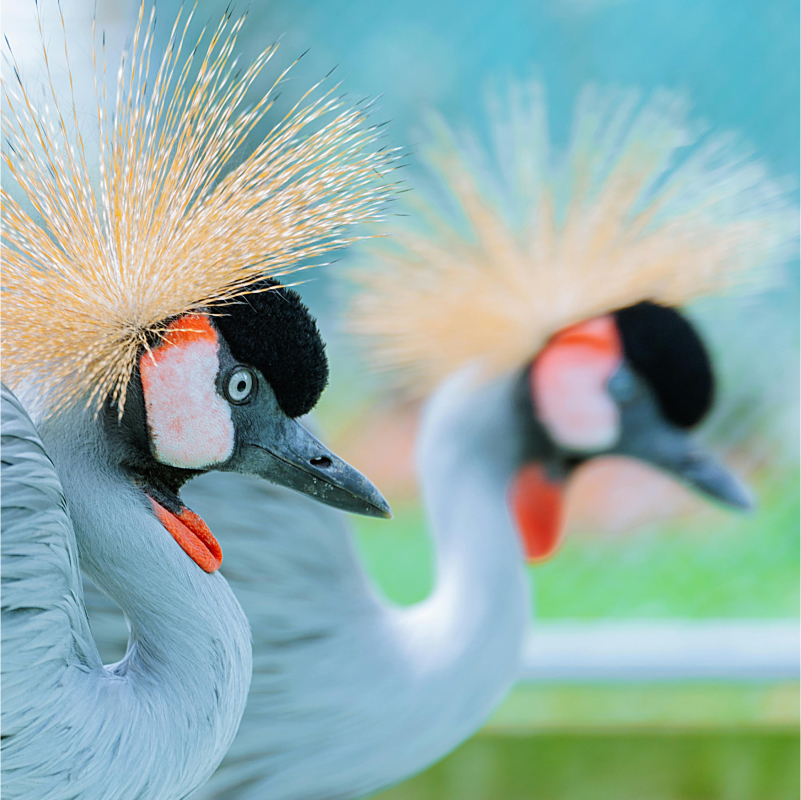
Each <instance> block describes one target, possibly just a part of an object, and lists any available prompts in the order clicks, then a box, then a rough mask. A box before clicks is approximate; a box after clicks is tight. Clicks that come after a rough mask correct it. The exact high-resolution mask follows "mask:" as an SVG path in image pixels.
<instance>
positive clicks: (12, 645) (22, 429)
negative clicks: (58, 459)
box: [0, 386, 102, 767]
mask: <svg viewBox="0 0 801 800" xmlns="http://www.w3.org/2000/svg"><path fill="white" fill-rule="evenodd" d="M0 394H1V396H2V406H0V419H1V421H2V492H1V496H2V653H3V659H2V674H1V677H2V693H3V707H2V727H3V734H4V739H5V742H4V751H5V752H4V760H5V764H4V767H5V766H9V767H10V766H12V765H10V764H8V760H7V755H8V754H9V747H11V746H12V744H13V739H14V737H15V736H20V735H24V732H25V731H26V730H30V729H31V726H33V725H34V723H36V722H37V721H41V720H42V718H46V717H48V716H50V715H51V714H52V712H53V708H52V705H53V698H54V697H58V696H59V694H61V692H60V691H59V689H58V687H59V684H60V682H61V681H62V679H63V675H64V671H65V669H66V668H67V667H77V668H79V669H81V670H84V671H86V672H89V671H91V670H93V669H96V668H102V663H101V661H100V655H99V654H98V651H97V647H96V645H95V643H94V640H93V638H92V635H91V632H90V629H89V620H88V618H87V615H86V608H85V606H84V601H83V589H82V584H81V578H80V569H79V566H78V549H77V544H76V541H75V531H74V530H73V526H72V522H71V520H70V516H69V511H68V509H67V501H66V498H65V497H64V492H63V490H62V487H61V481H60V480H59V477H58V474H57V473H56V470H55V467H54V466H53V462H52V461H51V460H50V458H49V457H48V455H47V453H46V452H45V449H44V446H43V444H42V440H41V439H40V438H39V435H38V433H37V432H36V428H35V426H34V424H33V422H32V421H31V419H30V417H29V416H28V414H27V413H26V412H25V409H24V408H23V407H22V405H21V404H20V403H19V401H18V400H17V398H16V397H15V396H14V395H13V394H12V393H11V392H10V391H9V390H8V389H7V388H6V387H5V386H3V387H2V390H1V391H0ZM12 760H13V759H12Z"/></svg>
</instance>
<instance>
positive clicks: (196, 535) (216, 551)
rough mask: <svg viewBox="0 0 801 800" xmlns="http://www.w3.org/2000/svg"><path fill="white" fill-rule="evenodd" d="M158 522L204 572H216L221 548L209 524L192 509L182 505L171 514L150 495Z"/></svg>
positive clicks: (220, 558)
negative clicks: (177, 511)
mask: <svg viewBox="0 0 801 800" xmlns="http://www.w3.org/2000/svg"><path fill="white" fill-rule="evenodd" d="M148 500H150V502H151V503H152V505H153V511H154V512H155V513H156V516H157V517H158V520H159V522H160V523H161V524H162V525H163V526H164V527H165V528H166V529H167V530H168V531H169V532H170V534H171V535H172V538H173V539H175V541H176V542H178V544H179V545H180V546H181V549H182V550H183V551H184V552H185V553H186V554H187V555H188V556H189V558H191V559H192V561H194V562H195V564H197V565H198V566H199V567H200V568H201V569H202V570H203V571H204V572H216V571H217V570H218V569H219V568H220V565H221V564H222V548H221V547H220V543H219V542H218V541H217V540H216V539H215V538H214V534H213V533H212V532H211V531H210V530H209V526H208V525H206V523H205V522H203V520H202V519H201V518H200V517H199V516H198V515H197V514H195V512H194V511H190V510H189V509H188V508H186V507H184V508H183V509H181V513H180V514H173V513H172V511H168V510H167V509H166V508H164V506H163V505H161V503H157V502H156V501H155V500H154V499H153V498H152V497H150V495H148Z"/></svg>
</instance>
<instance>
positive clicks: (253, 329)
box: [211, 279, 328, 417]
mask: <svg viewBox="0 0 801 800" xmlns="http://www.w3.org/2000/svg"><path fill="white" fill-rule="evenodd" d="M253 288H254V289H256V291H254V292H251V293H249V294H247V295H244V296H243V297H242V298H241V299H240V300H238V301H236V302H234V303H229V304H227V305H225V306H220V307H217V308H212V309H211V311H212V313H213V314H214V317H213V319H214V322H215V324H216V325H217V328H218V329H219V331H220V333H221V334H222V335H223V337H224V338H225V341H226V342H227V343H228V347H229V348H230V349H231V354H232V355H233V356H234V358H235V359H237V361H241V362H242V363H243V364H247V365H249V366H252V367H255V368H256V369H258V370H259V371H260V372H261V373H262V375H264V377H265V378H266V379H267V381H268V382H269V384H270V386H271V387H272V389H273V391H274V392H275V396H276V399H277V400H278V404H279V405H280V406H281V408H282V410H283V411H284V413H285V414H286V415H287V416H289V417H300V416H303V414H307V413H308V412H309V411H311V409H312V408H314V406H315V404H316V403H317V401H318V400H319V399H320V395H321V394H322V393H323V390H324V389H325V387H326V385H327V384H328V359H327V358H326V355H325V343H324V342H323V339H322V337H321V336H320V331H319V330H318V329H317V322H316V320H315V319H314V317H313V316H312V315H311V313H310V312H309V309H308V308H307V307H306V306H305V305H304V303H303V301H302V300H301V298H300V295H299V294H298V293H297V292H295V291H293V290H292V289H288V288H286V287H282V286H280V284H279V283H278V282H277V281H275V280H273V279H266V280H264V281H261V282H260V283H258V284H256V285H255V286H254V287H253Z"/></svg>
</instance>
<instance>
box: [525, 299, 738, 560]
mask: <svg viewBox="0 0 801 800" xmlns="http://www.w3.org/2000/svg"><path fill="white" fill-rule="evenodd" d="M520 397H521V402H520V407H521V409H522V416H523V417H524V419H525V420H526V423H525V424H526V425H527V426H528V435H527V436H526V437H525V441H526V444H525V446H524V447H525V451H526V452H525V455H524V459H523V462H524V463H523V465H522V466H521V468H520V469H519V471H518V472H517V474H516V476H515V479H514V481H513V484H512V487H511V496H510V499H511V504H512V508H513V512H514V515H515V517H516V520H517V523H518V526H519V529H520V532H521V535H522V537H523V540H524V544H525V547H526V552H527V555H528V556H529V558H531V559H532V560H543V559H545V558H547V557H549V556H550V555H551V554H552V553H553V552H554V551H555V550H556V548H557V547H558V545H559V542H560V540H561V536H562V532H563V530H562V527H563V525H562V523H563V519H562V490H563V486H564V483H565V481H566V480H567V478H568V477H569V475H570V473H571V472H572V471H573V470H574V469H575V468H576V467H577V466H578V465H579V464H581V463H583V462H584V461H587V460H589V459H591V458H595V457H599V456H606V455H620V456H627V457H631V458H636V459H638V460H641V461H644V462H646V463H649V464H651V465H653V466H655V467H657V468H659V469H661V470H664V471H666V472H668V473H670V474H672V475H673V476H675V477H676V478H678V479H679V480H681V481H683V482H684V483H686V484H688V485H689V486H691V487H693V488H695V489H696V490H698V491H700V492H702V493H703V494H705V495H707V496H709V497H711V498H714V499H715V500H718V501H720V502H722V503H724V504H726V505H729V506H732V507H735V508H740V509H748V508H750V507H751V505H752V500H751V495H750V492H749V491H748V489H747V488H746V487H745V486H744V485H743V484H742V483H741V482H740V480H739V479H737V478H736V477H735V476H734V475H733V474H731V473H730V472H728V471H727V470H726V469H725V468H724V467H723V466H722V465H721V464H720V463H718V461H717V460H716V459H715V458H714V457H713V456H712V455H711V454H709V453H707V452H705V451H704V450H703V449H702V448H701V447H700V446H699V445H698V444H697V442H696V441H695V440H694V439H693V438H692V436H691V434H690V429H692V428H693V427H695V426H696V425H697V424H698V423H699V422H700V421H701V420H702V419H703V418H704V417H705V416H706V415H707V413H708V412H709V409H710V408H711V406H712V403H713V399H714V377H713V373H712V366H711V361H710V358H709V355H708V353H707V352H706V348H705V347H704V345H703V342H702V340H701V338H700V336H699V335H698V333H697V332H696V331H695V330H694V328H693V327H692V325H691V324H690V323H689V321H688V320H687V319H686V318H685V317H683V316H682V315H681V314H679V312H678V311H676V310H675V309H673V308H670V307H667V306H661V305H657V304H655V303H651V302H641V303H637V304H636V305H633V306H630V307H628V308H624V309H621V310H619V311H616V312H614V313H611V314H607V315H604V316H601V317H595V318H593V319H590V320H587V321H585V322H582V323H579V324H577V325H574V326H571V327H569V328H567V329H565V330H563V331H560V332H559V333H557V334H556V335H555V336H554V337H552V338H551V340H550V341H549V342H548V343H547V344H546V346H545V347H544V348H543V349H542V350H541V351H540V352H539V354H538V355H537V356H536V357H535V359H534V360H533V362H532V363H531V364H530V365H529V366H527V367H526V369H525V371H524V373H523V375H522V377H521V381H520Z"/></svg>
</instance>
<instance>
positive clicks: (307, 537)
mask: <svg viewBox="0 0 801 800" xmlns="http://www.w3.org/2000/svg"><path fill="white" fill-rule="evenodd" d="M514 92H515V93H514V96H513V101H512V110H511V111H510V113H509V117H510V118H511V122H509V121H506V122H505V123H503V124H502V123H501V122H498V123H497V124H498V130H497V131H496V133H497V138H498V142H499V146H498V148H497V153H499V154H500V155H501V156H503V157H504V159H505V168H503V167H504V165H501V167H502V168H499V170H498V175H500V176H501V178H500V179H499V178H498V175H496V174H494V173H490V174H489V176H487V175H486V173H481V175H483V176H484V177H485V178H487V180H488V181H495V182H497V181H499V180H501V179H504V178H505V179H507V180H508V182H509V184H510V185H511V187H512V189H513V190H512V191H509V193H508V195H506V196H505V200H506V201H507V202H506V203H505V204H503V208H504V209H511V213H512V214H513V215H514V217H515V218H516V219H518V220H522V222H521V223H520V225H519V226H518V228H517V229H515V228H514V227H513V226H511V225H510V224H507V222H506V221H505V220H504V218H503V216H502V215H501V214H500V212H499V211H498V209H497V208H496V207H495V206H494V205H493V203H492V202H490V199H489V198H490V197H491V196H496V195H492V194H490V192H489V191H482V190H480V183H479V180H480V175H479V174H478V173H479V170H478V169H476V168H475V164H476V163H477V164H479V165H480V166H481V167H486V165H487V163H488V161H489V157H488V156H486V154H482V157H481V158H476V159H475V162H474V161H471V160H470V159H469V158H468V157H467V156H466V154H465V151H464V150H462V149H459V148H456V147H454V146H453V145H451V144H445V145H443V146H442V147H441V148H440V150H439V152H438V153H437V155H436V156H435V163H436V164H437V166H438V168H439V169H440V171H444V181H443V183H442V184H441V185H439V186H437V187H436V189H433V190H432V191H431V192H430V194H429V195H427V196H430V197H440V198H442V197H445V198H448V199H449V202H450V203H451V206H453V205H454V204H455V205H456V206H457V207H458V209H459V211H461V212H462V214H463V217H462V218H461V227H458V226H452V227H449V226H448V224H443V221H442V211H441V208H439V207H438V206H436V204H435V203H434V202H433V201H430V202H429V203H428V204H426V203H425V202H424V201H423V202H421V203H420V205H423V206H424V213H423V214H418V217H419V218H420V219H421V220H422V221H423V222H422V223H420V225H422V224H424V223H425V222H426V221H431V220H434V221H436V223H437V225H436V227H435V232H434V233H433V234H431V233H424V232H423V233H421V231H420V228H419V227H415V228H412V229H411V230H406V231H403V232H402V233H401V234H400V235H399V237H398V238H397V239H396V240H395V242H394V243H393V242H389V243H387V244H385V245H382V247H381V249H380V250H379V252H378V253H374V254H373V256H374V257H373V258H372V259H371V260H370V266H369V267H368V268H367V269H365V270H364V272H363V273H362V274H361V275H360V276H359V280H360V282H361V283H362V292H361V293H360V294H359V296H358V298H357V305H356V308H355V310H354V312H353V314H354V316H353V319H354V320H355V322H354V327H356V328H357V330H358V331H359V333H361V334H362V335H364V336H365V337H366V339H367V341H368V343H369V344H370V345H372V346H374V347H375V353H376V364H377V366H379V367H381V368H385V369H386V368H389V369H392V370H394V371H395V374H396V375H399V376H400V377H401V379H402V383H403V386H404V388H405V389H406V390H411V391H413V392H415V393H418V394H421V393H424V392H425V391H426V390H428V389H430V388H431V387H436V388H435V389H434V391H433V395H432V397H431V398H430V399H429V400H428V402H427V404H426V408H425V412H424V418H423V422H422V427H421V432H420V437H419V447H418V453H419V459H418V465H419V473H420V480H421V485H422V487H423V494H424V500H425V504H426V508H427V510H428V514H429V520H430V524H431V531H432V535H433V537H434V539H435V553H436V580H435V587H434V590H433V592H432V593H431V595H430V596H429V597H428V598H427V599H425V600H424V601H422V602H421V603H418V604H416V605H413V606H411V607H408V608H398V607H395V606H393V605H391V604H388V603H387V602H386V601H385V600H384V599H382V598H381V597H380V596H379V595H378V593H377V592H376V591H375V589H374V588H373V586H372V585H371V583H370V581H369V579H368V577H367V576H366V575H365V573H364V569H363V567H362V565H361V563H360V561H359V559H358V557H357V555H356V553H355V550H354V547H353V544H352V541H351V535H350V530H349V527H348V525H347V521H346V520H345V519H344V518H343V517H342V516H341V515H338V514H336V513H335V512H332V511H331V510H329V509H325V508H323V507H321V506H319V505H317V504H314V503H312V502H308V501H306V500H304V499H303V498H300V497H296V496H294V495H291V494H289V493H287V492H286V491H284V490H282V489H279V488H272V487H269V486H265V485H263V484H257V483H255V482H252V481H249V479H240V478H238V477H234V476H216V477H215V476H207V477H203V478H200V479H199V480H198V481H197V482H196V483H195V484H193V485H190V486H189V487H187V496H191V497H192V498H193V503H195V504H197V506H198V507H202V508H203V509H204V514H205V516H206V518H207V519H209V520H210V521H213V526H214V527H216V528H217V529H219V530H223V529H227V527H229V526H230V520H231V519H232V518H233V517H234V516H235V517H236V519H237V530H236V532H235V533H234V532H233V531H232V532H231V533H230V534H229V535H227V536H226V540H227V542H228V553H229V558H228V561H227V567H225V568H224V569H226V570H227V571H226V575H227V577H228V579H229V581H230V583H231V585H232V586H233V588H234V591H235V592H236V594H237V597H238V598H239V599H240V602H241V603H242V605H243V607H244V608H245V611H246V614H247V615H248V618H249V619H250V621H251V624H252V627H253V631H254V676H253V683H252V687H251V692H250V696H249V699H248V706H247V709H246V711H245V715H244V717H243V721H242V725H241V727H240V732H239V735H238V736H237V738H236V739H235V741H234V744H233V745H232V748H231V750H230V752H229V755H228V757H227V758H226V759H225V761H224V762H223V765H222V766H221V768H220V770H218V772H217V773H216V774H215V775H214V776H213V778H212V780H211V781H210V782H209V783H208V784H207V785H206V786H205V787H204V788H203V790H202V791H201V792H200V794H199V795H198V796H199V797H203V798H207V799H209V800H210V799H211V798H215V800H220V799H222V798H226V799H227V798H263V797H270V798H285V799H287V800H289V799H290V798H292V799H294V800H300V799H301V798H304V799H305V800H308V799H309V798H352V797H356V796H360V795H364V794H367V793H370V792H373V791H376V790H377V789H379V788H381V787H383V786H386V785H389V784H391V783H394V782H396V781H399V780H401V779H403V778H405V777H407V776H409V775H411V774H413V773H414V772H416V771H418V770H420V769H422V768H424V767H425V766H427V765H428V764H430V763H432V762H433V761H435V760H436V759H438V758H440V757H441V756H443V755H444V754H446V753H447V752H448V751H449V750H450V749H452V748H453V747H455V746H456V745H457V744H458V743H459V742H461V741H462V740H463V739H465V738H466V737H467V736H469V735H470V734H471V733H473V732H474V731H475V730H476V729H477V728H478V727H479V726H480V725H481V724H482V722H483V721H484V720H485V719H486V717H487V715H488V714H489V713H490V711H491V710H492V709H493V708H494V707H495V705H496V704H497V703H498V701H499V700H500V698H501V697H502V696H503V694H504V693H505V692H506V691H507V689H508V688H509V687H510V685H511V684H512V682H513V681H514V680H515V679H516V677H517V676H518V674H519V663H520V654H521V648H522V646H523V642H524V638H525V635H526V632H527V629H528V608H529V600H528V595H527V579H526V574H525V570H524V560H523V557H524V555H529V556H531V557H534V558H537V559H540V558H545V557H547V556H549V555H550V554H552V553H553V552H554V550H555V548H556V547H557V546H558V544H559V541H560V538H561V534H562V496H563V490H564V486H565V483H566V481H567V480H569V477H570V475H571V474H572V472H573V471H574V470H575V468H576V467H577V466H578V465H579V464H580V463H582V462H583V461H584V460H586V459H589V458H594V457H598V456H603V455H608V454H619V455H627V456H631V457H635V458H639V459H642V460H645V461H647V462H649V463H652V464H655V465H656V466H657V467H659V468H661V469H663V470H666V471H668V472H670V473H671V474H673V475H675V476H676V477H677V478H679V479H680V480H683V481H684V482H686V483H688V484H689V485H691V486H694V487H695V488H697V489H698V490H700V491H702V492H704V493H706V494H708V495H710V496H712V497H714V498H716V499H719V500H721V501H723V502H726V503H729V504H731V505H733V506H736V507H747V506H748V505H749V503H750V498H749V495H748V493H747V491H746V490H745V489H744V488H743V486H742V485H741V484H740V483H739V482H738V481H737V480H736V479H734V478H733V477H732V476H731V475H729V474H728V473H727V472H726V471H725V470H724V469H723V468H722V467H721V466H720V465H718V464H717V463H716V462H715V461H714V460H713V459H712V458H711V457H710V456H709V455H707V454H705V453H704V452H703V451H701V450H700V449H699V448H698V446H697V445H696V444H695V443H694V442H693V439H692V438H691V436H690V429H691V428H693V427H694V426H695V425H697V424H698V423H699V422H700V421H701V420H702V419H703V418H704V417H705V415H706V413H707V412H708V410H709V408H710V406H711V404H712V402H713V395H714V385H713V376H712V369H711V363H710V358H709V356H708V354H707V352H706V349H705V348H704V345H703V343H702V342H701V339H700V337H699V336H698V334H697V333H696V331H695V330H694V328H693V326H692V325H691V324H690V323H689V322H688V321H687V319H686V318H685V317H684V316H683V315H682V314H680V313H679V312H678V311H677V310H675V308H674V307H673V306H675V305H678V304H681V303H683V302H685V301H687V300H689V299H691V298H693V297H696V296H701V295H703V294H706V293H709V292H711V291H714V290H716V289H721V288H725V287H726V286H728V285H729V284H730V283H731V282H733V281H734V280H736V279H737V278H738V277H739V276H740V275H743V276H750V275H753V274H754V270H755V268H757V267H760V266H765V265H771V264H773V263H774V262H775V260H776V258H777V257H778V255H777V254H778V253H779V252H780V251H781V248H782V247H783V246H784V245H785V244H786V240H787V238H788V237H789V235H790V234H789V232H788V231H790V230H792V228H793V223H792V219H791V214H790V213H789V212H788V211H787V209H786V207H785V205H784V198H783V196H781V194H780V193H779V192H778V191H777V190H775V189H774V187H772V185H771V184H770V182H769V181H767V179H766V178H765V177H764V175H762V173H761V172H760V170H759V168H758V167H757V166H755V165H754V164H753V162H748V161H746V162H741V161H739V160H738V159H737V158H736V157H735V156H733V155H732V156H731V157H724V156H725V155H726V153H725V152H723V153H722V151H721V148H720V147H719V143H717V144H716V143H714V142H711V141H710V142H708V143H706V145H704V147H701V148H698V149H696V150H694V151H691V152H693V153H694V155H693V158H694V159H695V160H694V161H693V160H692V159H688V161H687V162H686V163H685V164H684V165H683V166H682V164H676V163H675V159H676V158H677V154H679V153H682V152H685V151H684V150H683V148H685V147H686V146H687V145H689V144H690V143H691V142H690V139H689V133H688V127H687V126H686V125H684V124H683V122H682V120H681V114H680V109H679V108H678V101H677V100H676V99H675V98H669V97H664V96H660V97H658V98H656V99H655V100H654V101H652V102H651V103H650V104H647V105H646V106H645V107H644V108H642V109H641V110H640V111H639V113H634V109H635V106H636V104H635V103H634V102H633V101H632V98H631V96H623V97H613V98H607V99H606V101H605V102H604V103H601V101H600V100H599V98H598V97H597V95H594V94H592V93H591V92H590V93H588V94H587V95H585V97H584V99H583V101H582V105H581V107H580V108H579V109H578V111H577V114H576V124H575V127H576V131H577V134H576V136H577V141H576V142H575V143H574V144H573V146H572V147H571V149H570V151H569V153H570V156H571V158H570V159H568V160H567V165H566V166H565V168H564V172H562V173H555V172H554V170H555V166H554V165H555V164H556V163H559V162H558V160H557V159H555V158H554V159H553V162H554V163H551V157H550V156H549V155H548V145H547V140H546V139H545V138H544V130H545V121H544V112H543V109H542V106H541V103H540V102H539V98H538V96H537V89H536V87H526V88H525V89H524V90H521V89H519V88H516V89H515V90H514ZM520 92H523V93H524V94H526V96H525V97H521V96H520V94H519V93H520ZM532 94H533V96H532ZM599 104H600V106H601V108H599V107H598V106H599ZM718 158H722V161H721V162H716V163H717V166H718V167H719V169H714V168H713V166H714V164H713V163H712V162H713V161H715V159H718ZM573 168H575V172H573V171H572V169H573ZM582 170H583V172H582ZM568 177H569V178H570V179H569V180H568ZM568 187H572V188H573V190H574V192H575V194H574V195H572V196H571V197H570V198H569V200H570V205H569V208H567V209H559V208H558V203H557V202H556V201H555V200H554V198H553V195H558V194H559V192H562V193H565V192H566V191H567V188H568ZM496 188H497V187H496ZM568 194H569V193H568ZM415 195H416V196H417V197H419V196H420V193H419V192H418V193H415ZM671 204H672V205H671ZM536 209H539V210H540V213H541V214H542V215H543V219H540V220H538V219H537V218H536V216H535V214H534V211H535V210H536ZM418 212H419V209H418ZM660 215H661V216H660ZM465 217H466V219H467V223H468V224H467V225H465V224H464V222H465V220H464V218H465ZM377 259H379V260H380V262H379V263H380V267H376V260H377ZM757 272H758V270H757ZM376 446H379V447H380V443H376ZM298 520H303V524H301V525H300V526H297V527H298V529H299V530H301V531H302V533H298V530H296V526H295V524H294V523H295V521H298ZM332 532H335V535H332ZM577 590H579V587H577Z"/></svg>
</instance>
